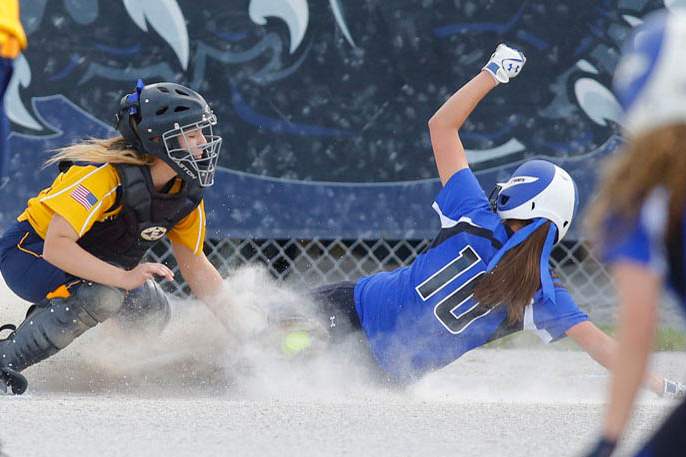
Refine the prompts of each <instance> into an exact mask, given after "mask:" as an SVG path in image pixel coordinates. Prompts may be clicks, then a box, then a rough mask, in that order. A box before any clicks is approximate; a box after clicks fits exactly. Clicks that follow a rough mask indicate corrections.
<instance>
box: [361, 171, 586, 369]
mask: <svg viewBox="0 0 686 457" xmlns="http://www.w3.org/2000/svg"><path fill="white" fill-rule="evenodd" d="M433 206H434V209H435V210H436V212H437V213H438V215H439V217H440V219H441V231H440V233H439V235H438V237H437V238H436V239H435V240H434V242H433V243H432V245H431V246H430V248H429V249H428V250H427V251H426V252H424V253H422V254H420V255H418V256H417V258H416V259H415V261H414V262H413V263H412V264H411V265H410V266H407V267H402V268H398V269H397V270H394V271H392V272H383V273H377V274H374V275H372V276H367V277H365V278H362V279H360V280H359V281H358V282H357V284H356V287H355V306H356V309H357V313H358V315H359V317H360V322H361V324H362V328H363V329H364V332H365V333H366V335H367V338H368V340H369V345H370V347H371V350H372V353H373V355H374V357H375V358H376V360H377V362H378V364H379V365H380V366H381V367H382V368H383V369H384V370H385V371H386V372H387V373H388V374H389V375H390V376H391V377H392V378H394V379H396V380H398V381H403V382H406V381H410V380H412V379H415V378H417V377H420V376H422V375H424V374H425V373H427V372H429V371H431V370H435V369H438V368H441V367H443V366H445V365H448V364H449V363H451V362H453V361H454V360H456V359H457V358H458V357H460V356H461V355H462V354H464V353H465V352H467V351H469V350H471V349H473V348H476V347H479V346H481V345H483V344H485V343H487V342H489V341H492V340H495V339H497V338H500V337H502V336H505V335H507V334H510V333H512V332H515V331H518V330H523V329H528V330H533V331H536V332H537V333H538V334H539V335H540V336H541V338H542V339H543V340H544V341H546V342H550V341H554V340H556V339H558V338H561V337H562V336H564V334H565V332H566V331H567V330H568V329H569V328H570V327H572V326H574V325H576V324H578V323H579V322H582V321H584V320H586V319H588V316H587V315H586V314H585V313H583V312H582V311H581V310H579V308H578V306H577V305H576V304H575V303H574V301H573V300H572V298H571V296H570V295H569V293H568V292H567V291H566V290H565V289H564V288H562V287H556V303H551V302H549V301H548V300H544V299H543V296H542V293H541V291H540V290H539V291H538V292H537V293H536V295H535V297H534V301H533V302H532V304H531V305H529V306H528V307H527V308H526V310H525V313H524V319H523V321H522V322H518V323H516V324H515V325H509V326H508V325H507V323H506V317H507V313H506V310H505V309H504V307H496V308H488V307H482V306H480V305H479V303H477V302H476V300H474V299H473V297H472V295H473V291H474V288H475V286H476V284H477V282H478V279H479V278H480V277H481V276H482V275H483V274H485V272H486V267H487V265H488V262H489V260H490V259H491V258H493V257H494V256H495V254H496V253H497V252H498V250H499V249H500V248H501V247H502V245H503V244H504V243H505V242H506V241H507V240H508V237H509V234H508V231H507V229H506V228H505V225H504V224H503V222H502V220H501V219H500V218H499V217H498V215H497V214H495V213H494V212H493V210H492V209H491V207H490V204H489V202H488V199H487V198H486V195H485V194H484V192H483V190H482V189H481V186H480V185H479V182H478V181H477V179H476V177H475V176H474V174H473V173H472V171H471V170H470V169H468V168H466V169H463V170H460V171H458V172H457V173H455V174H454V175H453V176H452V177H451V178H450V180H448V182H447V183H446V184H445V187H444V188H443V189H442V190H441V192H440V193H439V194H438V197H437V198H436V201H435V202H434V205H433Z"/></svg>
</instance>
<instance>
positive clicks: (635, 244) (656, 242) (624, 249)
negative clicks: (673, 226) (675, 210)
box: [601, 188, 686, 312]
mask: <svg viewBox="0 0 686 457" xmlns="http://www.w3.org/2000/svg"><path fill="white" fill-rule="evenodd" d="M668 206H669V194H668V193H667V191H666V190H665V189H664V188H657V189H655V190H653V191H652V192H651V193H650V194H649V195H648V197H647V198H646V199H645V201H644V202H643V205H642V206H641V210H640V212H639V214H638V217H636V219H635V220H633V221H631V223H630V224H628V227H627V226H626V225H620V226H614V224H613V221H610V222H609V223H608V224H607V226H606V228H605V230H606V232H607V234H606V236H605V237H604V238H603V239H604V240H605V244H604V246H603V251H602V252H601V257H602V260H603V261H604V262H606V263H610V264H612V263H615V262H618V261H623V260H628V261H631V262H635V263H638V264H640V265H643V266H645V267H646V268H648V269H650V270H652V271H653V272H654V273H656V274H657V275H659V276H661V277H663V278H664V279H665V282H666V284H667V286H668V287H669V288H670V289H671V291H672V292H674V293H675V295H676V296H677V297H678V299H679V303H680V304H681V307H682V309H683V310H684V311H685V312H686V278H685V277H684V273H685V272H684V264H683V262H684V259H686V252H684V248H685V247H686V232H685V229H686V212H684V219H683V220H682V223H681V232H680V233H679V235H678V236H676V237H675V238H676V239H671V240H668V239H666V236H665V235H666V231H667V220H668V214H669V208H668ZM614 223H617V221H614Z"/></svg>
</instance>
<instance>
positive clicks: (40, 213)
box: [17, 163, 206, 255]
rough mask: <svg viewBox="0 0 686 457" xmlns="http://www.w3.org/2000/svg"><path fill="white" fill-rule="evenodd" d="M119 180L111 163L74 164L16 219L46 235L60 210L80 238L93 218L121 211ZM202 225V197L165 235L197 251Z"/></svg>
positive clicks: (177, 187)
mask: <svg viewBox="0 0 686 457" xmlns="http://www.w3.org/2000/svg"><path fill="white" fill-rule="evenodd" d="M120 184H121V183H120V181H119V175H118V174H117V170H116V169H115V168H114V167H113V166H112V165H110V164H107V163H105V164H102V165H84V166H81V165H73V166H71V167H70V168H69V169H68V170H67V171H65V172H64V173H60V174H59V175H58V176H57V178H55V180H54V181H53V183H52V185H51V186H50V187H47V188H45V189H43V190H41V191H40V193H39V194H38V195H37V196H35V197H33V198H31V199H29V201H28V204H27V207H26V209H25V210H24V212H23V213H21V214H20V215H19V217H18V218H17V220H18V221H20V222H21V221H28V222H29V224H31V227H33V229H34V230H35V231H36V233H37V234H38V235H39V236H40V237H41V238H43V239H45V234H46V233H47V231H48V225H50V221H51V220H52V217H53V215H54V214H59V215H60V216H62V217H63V218H64V219H65V220H66V221H67V222H68V223H69V225H70V226H71V227H72V228H73V229H74V231H75V232H76V233H77V234H78V236H79V238H80V237H82V236H83V235H84V234H85V233H86V232H88V231H89V230H90V229H91V227H93V224H95V223H96V222H103V221H105V220H108V219H111V218H113V217H115V216H116V215H117V214H119V213H120V212H121V210H122V206H121V205H117V206H116V207H115V203H116V199H117V188H118V187H119V186H120ZM180 188H181V180H180V179H177V180H176V182H175V183H174V186H172V189H171V191H170V192H172V193H175V192H178V191H179V190H180ZM205 225H206V221H205V205H204V202H203V201H202V200H201V201H200V204H199V205H198V206H197V208H195V209H194V210H193V211H192V212H191V213H190V214H188V215H187V216H186V217H185V218H183V219H181V220H180V221H179V222H178V223H177V224H176V225H175V226H174V227H173V228H172V229H171V230H170V231H169V232H167V236H168V237H169V239H170V240H171V241H172V242H173V243H180V244H182V245H183V246H185V247H187V248H188V249H190V250H191V251H193V253H194V254H195V255H200V254H201V253H202V248H203V243H204V242H205V230H206V227H205Z"/></svg>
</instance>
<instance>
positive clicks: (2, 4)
mask: <svg viewBox="0 0 686 457" xmlns="http://www.w3.org/2000/svg"><path fill="white" fill-rule="evenodd" d="M26 45H27V42H26V34H25V33H24V28H23V27H22V26H21V22H20V21H19V2H18V0H0V57H7V58H12V59H13V58H15V57H17V55H18V54H19V53H20V52H21V50H22V49H24V48H25V47H26Z"/></svg>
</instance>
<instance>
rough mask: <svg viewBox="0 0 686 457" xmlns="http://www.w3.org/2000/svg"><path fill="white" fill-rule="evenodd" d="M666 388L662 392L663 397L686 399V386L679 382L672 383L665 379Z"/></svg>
mask: <svg viewBox="0 0 686 457" xmlns="http://www.w3.org/2000/svg"><path fill="white" fill-rule="evenodd" d="M663 386H664V388H663V390H662V396H663V397H670V398H684V397H686V386H685V385H683V384H682V383H680V382H678V381H670V380H669V379H667V378H665V380H664V384H663Z"/></svg>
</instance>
